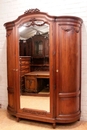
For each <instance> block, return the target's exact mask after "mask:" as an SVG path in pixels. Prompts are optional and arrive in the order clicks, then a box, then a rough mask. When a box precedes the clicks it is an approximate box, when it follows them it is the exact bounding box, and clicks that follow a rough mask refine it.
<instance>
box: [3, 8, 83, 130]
mask: <svg viewBox="0 0 87 130" xmlns="http://www.w3.org/2000/svg"><path fill="white" fill-rule="evenodd" d="M4 26H5V28H6V37H7V74H8V75H7V78H8V88H7V90H8V107H7V110H8V112H9V113H11V114H12V115H14V116H16V117H17V121H19V119H20V118H25V119H31V120H37V121H42V122H49V123H52V124H53V127H54V128H55V125H56V123H71V122H75V121H78V120H80V115H81V26H82V19H81V18H79V17H75V16H50V15H48V14H47V13H44V12H40V10H39V9H29V10H27V11H25V12H24V14H23V15H21V16H19V17H18V18H17V19H16V20H14V21H11V22H7V23H5V24H4ZM21 27H23V28H24V32H23V30H21ZM36 35H41V37H44V38H42V39H43V40H41V39H39V37H38V39H39V40H38V39H37V37H36ZM34 37H35V38H36V42H34V40H33V39H34ZM44 39H47V41H46V42H45V43H46V44H47V45H46V46H45V45H44ZM20 41H21V42H20ZM21 43H22V44H23V43H24V44H23V45H24V46H25V45H27V47H24V48H25V50H23V51H24V53H23V52H22V53H21V54H20V50H21V48H20V46H22V44H21ZM20 44H21V45H20ZM34 46H35V47H34ZM22 49H23V48H22ZM34 51H35V53H34ZM45 52H46V53H45ZM22 57H23V59H24V61H22V59H21V58H22ZM26 57H27V58H26ZM26 59H27V62H26ZM20 61H22V62H23V65H24V66H22V67H21V66H20ZM26 64H27V66H26ZM35 67H36V68H35ZM21 69H22V72H23V75H21ZM45 72H47V73H48V75H46V73H45ZM32 73H33V74H32ZM31 74H32V76H33V77H32V80H33V81H35V82H36V81H37V83H38V85H39V87H40V86H41V85H43V84H44V83H45V82H47V85H48V87H49V95H48V97H47V98H49V105H48V103H47V104H44V101H43V100H44V99H43V98H46V97H44V96H41V97H40V100H41V99H42V102H41V101H40V100H39V105H40V106H44V107H47V106H48V107H49V111H48V110H45V109H41V108H40V109H37V108H34V107H33V108H31V107H26V106H24V107H21V96H22V98H23V96H25V95H22V93H21V89H20V88H21V84H22V83H21V82H22V80H24V81H23V83H24V86H25V88H26V84H25V82H26V75H28V76H31ZM39 74H40V75H39ZM22 76H23V79H22V80H21V77H22ZM33 81H31V79H30V77H29V79H27V82H28V84H29V85H32V83H33ZM48 81H49V83H48ZM34 85H35V84H34ZM45 85H46V84H45ZM28 89H30V88H28ZM36 93H37V95H38V93H39V91H38V92H34V94H33V96H31V95H30V96H29V94H30V91H29V92H27V95H26V97H27V98H29V99H30V98H31V100H30V101H29V102H28V101H27V99H26V100H25V102H26V103H27V105H29V104H31V103H33V104H35V100H36V97H37V95H35V94H36ZM34 96H36V97H35V100H34V101H32V99H33V97H34Z"/></svg>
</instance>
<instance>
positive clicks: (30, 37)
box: [19, 24, 49, 96]
mask: <svg viewBox="0 0 87 130" xmlns="http://www.w3.org/2000/svg"><path fill="white" fill-rule="evenodd" d="M48 29H49V28H48V25H47V24H44V25H43V26H36V25H34V26H30V27H26V29H25V28H24V29H23V30H22V31H21V30H20V41H19V48H20V50H19V53H20V54H19V55H20V92H21V95H32V96H33V95H39V96H47V95H48V96H49V38H48Z"/></svg>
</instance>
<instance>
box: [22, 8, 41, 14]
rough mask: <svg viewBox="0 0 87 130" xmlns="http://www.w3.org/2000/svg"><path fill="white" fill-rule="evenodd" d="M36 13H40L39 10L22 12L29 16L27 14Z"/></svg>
mask: <svg viewBox="0 0 87 130" xmlns="http://www.w3.org/2000/svg"><path fill="white" fill-rule="evenodd" d="M36 12H40V10H39V9H37V8H36V9H29V10H26V11H25V12H24V14H29V13H36Z"/></svg>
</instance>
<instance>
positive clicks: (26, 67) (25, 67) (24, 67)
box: [20, 65, 30, 70]
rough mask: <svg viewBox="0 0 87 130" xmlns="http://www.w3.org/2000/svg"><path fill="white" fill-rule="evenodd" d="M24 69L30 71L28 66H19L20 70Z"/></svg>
mask: <svg viewBox="0 0 87 130" xmlns="http://www.w3.org/2000/svg"><path fill="white" fill-rule="evenodd" d="M24 69H28V70H29V69H30V66H29V65H26V66H25V65H22V66H20V70H24Z"/></svg>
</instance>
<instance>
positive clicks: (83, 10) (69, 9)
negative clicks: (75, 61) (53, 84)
mask: <svg viewBox="0 0 87 130" xmlns="http://www.w3.org/2000/svg"><path fill="white" fill-rule="evenodd" d="M31 8H39V9H40V10H41V11H42V12H47V13H48V14H50V15H74V16H78V17H81V18H82V19H83V30H82V78H81V81H82V90H81V91H82V92H81V93H82V94H81V101H82V102H81V109H82V114H81V119H82V120H87V0H83V1H82V0H73V1H70V0H61V1H60V0H55V2H54V0H48V1H47V0H44V1H43V0H41V1H39V0H37V1H36V0H32V1H29V0H24V1H22V0H15V1H13V0H0V104H2V108H4V109H6V107H7V100H8V99H7V86H8V85H7V68H6V66H7V63H6V62H7V59H6V37H5V35H6V30H5V28H4V26H3V24H4V23H6V22H7V21H12V20H14V19H16V18H17V17H18V16H19V15H21V14H23V12H24V11H25V10H27V9H31Z"/></svg>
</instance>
